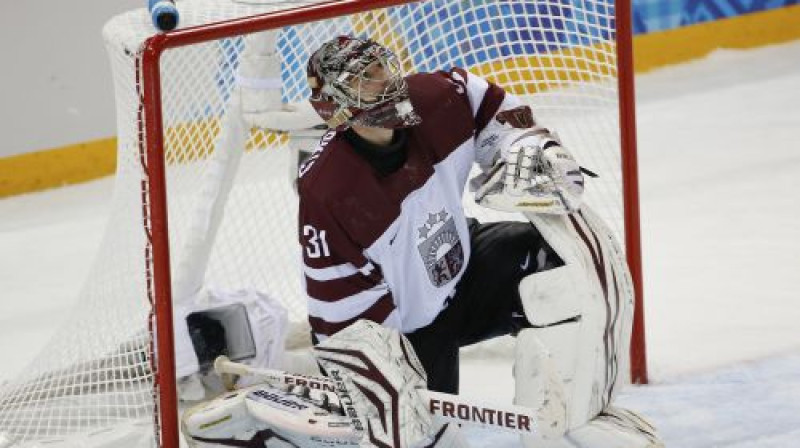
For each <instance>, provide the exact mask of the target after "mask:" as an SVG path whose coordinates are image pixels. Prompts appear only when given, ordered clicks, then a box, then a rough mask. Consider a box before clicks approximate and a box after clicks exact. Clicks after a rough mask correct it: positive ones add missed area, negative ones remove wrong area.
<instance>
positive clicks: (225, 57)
mask: <svg viewBox="0 0 800 448" xmlns="http://www.w3.org/2000/svg"><path fill="white" fill-rule="evenodd" d="M307 3H313V2H299V1H254V0H249V1H247V2H244V1H242V2H237V1H233V0H192V1H189V0H185V1H182V2H178V7H179V10H180V13H181V16H180V20H181V23H180V26H181V28H180V29H179V30H177V31H176V32H173V33H167V34H165V35H158V34H157V32H156V30H155V29H154V28H153V26H152V23H151V20H150V17H149V15H148V14H147V12H146V11H145V10H143V9H141V10H136V11H131V12H129V13H125V14H122V15H120V16H118V17H115V18H113V19H112V20H110V21H109V22H108V24H107V25H106V27H105V28H104V32H103V35H104V38H105V41H106V46H107V50H108V54H109V56H110V59H111V65H112V71H113V76H114V89H115V92H114V94H115V98H116V103H117V127H118V128H117V130H118V158H117V172H116V183H115V192H114V199H113V210H112V215H111V218H110V221H109V224H108V230H107V232H106V235H105V238H104V241H103V243H102V249H101V250H100V253H99V254H98V256H97V259H96V262H95V265H94V268H93V269H92V272H91V275H90V276H89V279H88V280H87V282H86V283H85V286H84V288H83V290H82V292H81V297H80V298H79V300H78V306H77V308H76V309H75V310H74V313H73V314H72V317H71V318H70V319H68V321H67V323H66V324H65V326H64V328H63V330H62V331H60V332H59V333H58V334H57V335H56V337H55V338H54V339H53V341H52V342H51V343H50V344H49V345H48V346H47V348H46V349H45V350H44V351H43V352H42V354H41V355H40V356H39V357H37V358H36V359H35V361H34V362H33V363H32V364H31V365H30V366H28V367H27V368H26V369H24V370H23V372H24V373H23V375H21V376H20V377H19V378H17V379H14V380H13V381H10V382H8V383H6V384H4V385H3V386H2V387H0V445H2V443H3V442H2V440H4V439H5V440H10V441H14V442H16V443H18V444H20V446H25V445H26V444H31V445H32V444H34V443H40V442H42V441H47V442H48V443H52V444H53V445H54V446H58V444H59V443H64V444H67V445H65V446H95V445H96V446H99V445H102V444H104V443H106V442H107V443H108V444H119V445H122V444H124V445H125V446H148V445H153V444H157V443H162V444H164V445H171V444H172V443H173V441H174V440H176V439H175V438H174V437H176V436H174V434H173V435H172V436H169V435H165V434H164V433H165V432H171V433H175V432H177V428H176V427H175V426H174V422H173V423H169V421H171V420H170V419H171V417H169V418H165V417H164V415H170V414H172V415H174V413H175V412H176V410H175V406H176V403H175V401H174V400H163V399H162V398H163V396H164V394H165V392H168V391H169V390H173V389H174V386H175V384H174V383H175V380H174V375H175V373H174V371H171V370H170V369H172V365H171V363H172V360H171V358H172V353H171V351H172V349H171V348H170V344H171V343H172V342H171V340H170V339H171V338H169V337H168V335H167V331H171V330H170V328H169V327H168V326H166V324H167V323H171V322H170V319H169V318H170V316H169V314H168V313H169V308H166V310H167V311H164V309H165V308H159V307H160V306H161V305H158V306H157V305H156V304H157V303H162V304H163V303H164V301H166V302H167V303H169V301H170V299H171V300H172V302H173V303H174V305H175V307H176V309H179V308H180V304H181V303H183V302H184V301H186V300H187V299H189V298H190V297H196V296H197V294H202V293H203V292H205V291H210V290H226V291H238V290H255V291H259V292H262V293H264V294H266V295H268V296H270V297H272V298H274V299H276V300H278V301H280V302H281V303H282V304H283V305H284V306H285V307H286V309H287V310H288V314H289V320H290V321H291V322H292V323H293V325H292V328H293V332H294V334H296V335H300V336H299V337H300V338H301V339H302V338H307V337H308V333H307V326H306V325H307V324H306V315H305V298H304V296H303V293H302V290H301V282H300V276H299V272H300V271H299V260H300V252H299V250H300V249H299V245H298V243H297V235H296V234H297V230H296V226H297V222H296V214H297V195H296V193H295V191H294V186H293V181H294V178H295V174H294V173H296V170H297V163H298V158H299V157H300V155H299V152H298V148H306V149H310V147H312V146H313V143H314V142H313V135H315V132H314V131H313V130H311V131H309V130H308V129H306V128H307V127H308V126H310V125H313V124H314V123H315V117H314V116H311V115H309V109H308V107H307V105H306V104H305V102H306V101H305V100H306V99H307V98H308V96H309V93H310V92H309V89H308V87H307V84H306V74H305V64H306V61H307V58H308V56H309V55H310V53H311V52H312V51H313V50H314V49H316V48H317V47H318V46H319V45H320V44H322V43H323V42H325V41H326V40H328V39H330V38H332V37H333V36H336V35H340V34H350V35H357V36H360V37H367V38H370V39H374V40H376V41H378V42H381V43H383V44H384V45H386V46H388V47H390V48H391V49H392V50H394V52H395V53H396V54H397V55H398V56H399V58H400V60H401V62H402V65H403V67H404V68H405V69H406V71H408V72H415V71H434V70H441V69H449V68H451V67H454V66H458V67H463V68H465V69H467V70H470V71H471V72H473V73H475V74H477V75H481V76H483V77H485V78H487V79H488V80H491V81H493V82H495V83H497V84H498V85H500V86H502V87H504V88H505V89H506V90H508V91H510V92H513V93H515V94H517V95H519V96H521V97H522V98H524V100H525V101H527V102H528V103H529V104H530V105H531V106H532V108H533V110H534V113H535V114H536V116H537V118H538V121H539V122H540V123H542V124H543V125H544V126H546V127H548V128H550V129H553V130H555V131H557V133H558V134H559V136H560V138H561V139H562V141H563V142H564V144H565V146H566V147H568V148H570V150H571V151H573V152H574V153H575V156H576V157H577V158H578V160H579V161H580V163H581V164H582V165H583V166H584V167H586V168H588V169H590V170H591V171H593V172H595V173H597V174H598V175H599V177H598V178H596V179H589V180H587V193H586V201H587V202H588V203H590V204H591V205H592V206H593V207H594V208H595V209H596V210H597V211H598V212H599V214H600V215H601V216H602V217H603V218H604V219H605V220H606V221H607V222H608V223H609V225H610V227H611V228H612V230H613V231H614V232H615V233H616V234H617V236H618V237H619V239H620V241H623V242H624V241H625V239H624V236H623V232H624V229H625V225H624V222H623V193H622V191H623V189H622V179H623V174H622V172H621V169H620V166H621V153H622V152H621V151H622V147H621V144H620V129H621V128H622V125H621V123H620V101H619V94H620V92H619V87H618V85H619V84H618V67H617V60H618V59H617V40H616V35H617V31H616V29H615V4H614V1H613V0H538V1H521V0H472V1H451V0H429V1H422V2H414V1H408V0H406V1H403V0H395V1H380V0H379V1H372V2H370V1H358V0H354V1H350V2H346V3H341V4H338V5H336V4H331V5H325V6H315V7H314V8H312V9H305V10H300V11H296V12H285V11H284V10H286V9H287V8H295V7H299V6H303V5H304V4H307ZM377 5H381V6H382V7H380V8H377V9H372V8H375V7H376V6H377ZM275 11H284V12H280V13H279V14H276V13H274V12H275ZM265 13H270V14H267V15H264V14H265ZM219 22H223V23H221V24H218V23H219ZM209 24H215V25H213V26H209ZM154 36H155V37H154ZM309 135H310V136H311V137H308V136H309ZM162 165H163V179H162V173H161V170H160V167H161V166H162ZM345 175H346V174H345ZM464 202H465V206H466V207H467V210H468V213H469V214H471V215H473V216H476V217H478V218H479V219H481V220H487V221H488V220H497V219H509V215H503V214H499V213H492V212H489V211H487V210H483V209H480V208H479V207H477V206H476V205H475V204H474V202H473V200H472V198H471V197H470V195H468V196H466V197H465V199H464ZM161 210H165V211H166V215H164V216H162V215H161ZM167 223H168V224H167ZM165 295H168V296H167V297H165ZM175 316H178V317H176V319H178V318H179V317H180V313H179V312H177V311H176V312H175ZM160 319H161V320H160ZM293 340H294V339H293ZM168 352H169V353H168ZM156 353H158V355H157V356H156V355H154V354H156ZM170 378H171V379H170ZM170 383H172V384H170ZM112 428H113V429H112ZM3 438H4V439H3ZM123 440H124V443H123V442H121V441H123ZM70 443H71V444H73V445H69V444H70Z"/></svg>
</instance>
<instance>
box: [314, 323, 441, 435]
mask: <svg viewBox="0 0 800 448" xmlns="http://www.w3.org/2000/svg"><path fill="white" fill-rule="evenodd" d="M315 352H316V356H317V361H318V362H319V363H320V364H321V366H322V369H323V370H324V371H325V372H326V373H327V374H328V375H329V376H330V377H331V379H333V380H334V381H335V382H336V383H337V384H338V385H339V388H340V389H344V391H345V392H346V393H347V394H348V396H349V398H350V399H351V400H352V405H353V408H354V409H355V411H356V413H357V414H358V415H359V416H360V420H361V423H362V424H363V429H364V431H365V433H366V434H365V442H369V443H372V444H374V445H388V446H391V447H394V448H410V447H416V446H424V445H426V444H429V443H430V442H431V441H432V439H433V437H434V435H435V431H434V429H435V428H434V426H433V423H432V420H431V416H430V414H429V412H428V408H427V403H425V400H423V399H422V397H420V396H419V394H418V393H417V390H418V389H424V388H425V387H426V383H427V380H426V378H425V371H424V370H423V368H422V365H421V364H420V362H419V360H418V359H417V357H416V355H415V354H414V350H413V348H412V346H411V344H410V343H409V342H408V340H407V339H406V338H405V337H404V336H403V335H402V334H400V333H399V332H397V331H396V330H393V329H389V328H385V327H381V326H380V325H378V324H376V323H374V322H370V321H366V320H359V321H357V322H356V323H354V324H353V325H351V326H349V327H347V328H345V329H344V330H341V331H339V332H338V333H336V334H335V335H333V336H331V337H330V338H328V339H326V340H325V341H323V342H322V343H321V344H319V345H318V346H317V347H316V348H315ZM340 396H341V393H340ZM342 401H345V399H344V398H342Z"/></svg>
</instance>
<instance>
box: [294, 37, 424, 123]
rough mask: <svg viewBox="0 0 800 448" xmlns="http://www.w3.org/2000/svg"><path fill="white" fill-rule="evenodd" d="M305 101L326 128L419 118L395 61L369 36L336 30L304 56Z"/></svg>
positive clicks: (387, 50) (392, 56)
mask: <svg viewBox="0 0 800 448" xmlns="http://www.w3.org/2000/svg"><path fill="white" fill-rule="evenodd" d="M307 74H308V84H309V87H311V98H310V102H311V105H312V106H313V107H314V109H315V110H316V111H317V113H318V114H319V116H320V117H322V119H323V120H325V121H326V122H327V123H328V126H330V127H331V128H338V127H348V126H351V125H354V124H355V125H360V126H369V127H376V128H387V129H392V128H402V127H408V126H414V125H416V124H419V123H420V121H421V120H420V118H419V115H417V114H416V112H414V108H413V107H412V105H411V101H410V100H409V97H408V84H407V83H406V80H405V78H404V77H403V72H402V69H401V68H400V62H399V61H398V59H397V57H396V56H395V55H394V53H392V52H391V51H390V50H389V49H388V48H386V47H384V46H382V45H380V44H378V43H376V42H374V41H371V40H363V39H358V38H355V37H350V36H339V37H336V38H334V39H333V40H330V41H328V42H326V43H324V44H323V45H322V46H321V47H320V48H319V49H318V50H317V51H315V52H314V54H312V55H311V57H310V58H309V60H308V67H307Z"/></svg>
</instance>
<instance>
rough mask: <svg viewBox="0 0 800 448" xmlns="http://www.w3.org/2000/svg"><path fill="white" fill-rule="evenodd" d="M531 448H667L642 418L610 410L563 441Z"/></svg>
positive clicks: (613, 409) (549, 441)
mask: <svg viewBox="0 0 800 448" xmlns="http://www.w3.org/2000/svg"><path fill="white" fill-rule="evenodd" d="M526 446H528V447H530V448H664V442H663V441H662V440H661V439H660V438H659V436H658V434H657V433H656V430H655V428H654V427H653V425H651V424H650V423H649V422H648V421H647V420H645V419H644V418H643V417H642V416H641V415H639V414H637V413H635V412H633V411H629V410H627V409H622V408H619V407H614V406H611V407H609V408H607V409H606V410H605V411H603V412H602V413H600V414H599V415H598V416H597V417H595V418H593V419H592V420H590V421H589V422H588V423H586V424H585V425H583V426H581V427H578V428H575V429H574V430H572V431H570V432H568V433H567V434H566V435H565V436H564V437H563V438H562V439H560V440H539V441H537V442H536V443H535V444H533V445H526Z"/></svg>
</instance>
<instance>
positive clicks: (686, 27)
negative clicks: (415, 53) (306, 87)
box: [0, 0, 800, 198]
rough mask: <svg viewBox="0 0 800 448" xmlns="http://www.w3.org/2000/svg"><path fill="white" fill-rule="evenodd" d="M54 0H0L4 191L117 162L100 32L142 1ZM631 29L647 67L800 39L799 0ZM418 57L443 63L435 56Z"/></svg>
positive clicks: (67, 179)
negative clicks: (44, 7)
mask: <svg viewBox="0 0 800 448" xmlns="http://www.w3.org/2000/svg"><path fill="white" fill-rule="evenodd" d="M562 1H563V3H565V4H569V3H570V2H571V1H572V0H562ZM47 3H48V8H47V10H48V11H49V13H48V14H46V15H43V14H42V13H41V12H40V11H42V9H41V3H40V2H2V3H0V52H1V54H4V55H7V57H6V58H5V60H4V62H3V64H2V69H0V98H2V99H3V101H2V102H0V126H1V127H0V129H1V130H2V135H3V138H4V140H5V144H4V145H2V146H0V198H2V197H7V196H12V195H17V194H22V193H26V192H32V191H38V190H44V189H48V188H54V187H59V186H62V185H67V184H74V183H79V182H85V181H88V180H92V179H96V178H100V177H103V176H108V175H111V174H113V172H114V169H115V164H116V155H115V151H116V148H115V146H116V139H115V138H114V133H115V118H114V98H113V89H112V87H111V75H110V70H109V64H108V61H107V57H106V55H105V49H104V48H103V43H102V39H101V36H100V30H101V28H102V25H103V23H104V22H105V21H106V20H107V19H108V18H110V17H112V16H113V15H115V14H117V13H120V12H123V11H126V10H129V9H134V8H137V7H141V5H142V4H143V3H144V1H143V0H118V1H115V2H108V1H103V0H81V2H80V4H79V5H75V3H74V2H70V3H69V4H62V3H64V2H57V1H55V0H49V1H47ZM509 5H510V6H509V7H512V8H513V7H522V6H521V5H519V4H513V3H509ZM65 19H67V20H65ZM462 20H465V21H469V20H470V19H469V18H468V17H467V18H463V19H462ZM564 23H565V26H569V25H568V23H569V22H568V21H565V22H564ZM633 29H634V34H635V36H634V60H635V69H636V71H637V72H639V73H641V72H645V71H648V70H652V69H655V68H658V67H662V66H665V65H669V64H676V63H681V62H685V61H687V60H691V59H695V58H698V57H702V56H704V55H705V54H707V53H709V52H710V51H712V50H713V49H715V48H750V47H757V46H763V45H768V44H773V43H780V42H786V41H790V40H794V39H800V0H751V1H747V0H634V1H633ZM412 31H413V30H409V32H412ZM589 35H591V30H590V32H589ZM509 39H513V35H509ZM556 44H563V45H568V44H569V42H560V43H556ZM507 48H508V51H509V52H510V53H512V54H514V53H517V52H519V51H528V50H529V49H524V48H515V46H514V45H513V43H512V42H509V44H508V46H507ZM537 50H541V49H537ZM10 55H16V56H13V57H11V56H10ZM465 62H466V63H467V65H470V64H471V63H472V62H474V61H465ZM417 63H418V68H419V69H423V70H427V69H433V68H436V60H435V58H431V59H428V60H426V61H417Z"/></svg>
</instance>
